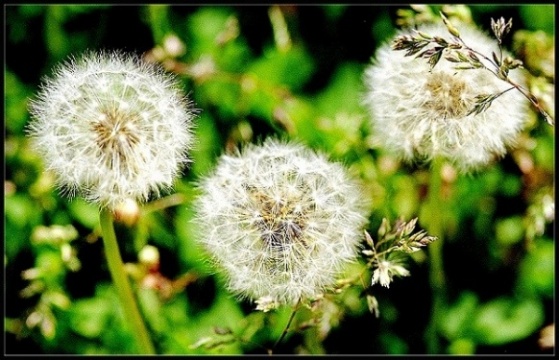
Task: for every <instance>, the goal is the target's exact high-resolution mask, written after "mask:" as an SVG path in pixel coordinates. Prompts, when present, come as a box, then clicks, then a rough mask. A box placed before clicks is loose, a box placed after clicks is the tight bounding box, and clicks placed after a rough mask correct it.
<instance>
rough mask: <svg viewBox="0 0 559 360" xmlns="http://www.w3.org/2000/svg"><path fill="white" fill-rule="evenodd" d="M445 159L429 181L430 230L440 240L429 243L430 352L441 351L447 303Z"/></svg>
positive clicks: (435, 163) (436, 162) (435, 165)
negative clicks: (439, 327)
mask: <svg viewBox="0 0 559 360" xmlns="http://www.w3.org/2000/svg"><path fill="white" fill-rule="evenodd" d="M442 164H443V161H442V159H435V160H434V161H433V166H432V169H431V171H432V173H431V179H430V182H429V193H428V196H429V198H428V201H427V204H426V206H427V212H426V215H427V219H428V223H427V224H428V232H429V234H430V235H432V236H436V237H437V238H438V239H437V240H436V241H434V242H432V243H431V244H429V246H428V251H429V263H430V269H429V282H430V285H431V291H432V295H433V305H432V309H431V320H430V323H429V325H428V328H427V332H426V342H427V351H428V352H429V353H431V354H437V353H439V352H440V344H439V338H438V334H437V323H438V322H439V318H440V317H441V311H442V310H443V306H444V303H445V296H446V289H445V286H446V285H445V276H444V266H443V241H444V228H445V226H444V201H443V199H442V197H441V191H442V183H443V182H442V177H441V170H442Z"/></svg>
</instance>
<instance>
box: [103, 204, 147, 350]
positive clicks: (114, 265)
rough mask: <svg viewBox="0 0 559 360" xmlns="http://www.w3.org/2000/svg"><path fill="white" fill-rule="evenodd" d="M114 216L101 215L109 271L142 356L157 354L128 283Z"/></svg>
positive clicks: (108, 212)
mask: <svg viewBox="0 0 559 360" xmlns="http://www.w3.org/2000/svg"><path fill="white" fill-rule="evenodd" d="M113 221H114V219H113V214H112V212H111V211H110V210H107V209H102V210H101V214H100V222H101V232H102V234H103V242H104V245H105V255H106V257H107V263H108V265H109V270H110V272H111V276H112V278H113V282H114V284H115V286H116V289H117V292H118V296H119V297H120V301H121V303H122V307H123V309H124V316H125V319H126V323H128V324H129V326H130V327H131V331H132V333H133V334H134V336H135V337H136V342H137V345H138V349H139V351H140V352H141V353H142V354H155V350H154V347H153V344H152V343H151V340H150V338H149V335H148V331H147V328H146V326H145V324H144V320H143V319H142V315H141V314H140V310H139V308H138V304H137V303H136V298H135V297H134V293H133V292H132V287H131V286H130V282H129V281H128V276H127V275H126V271H125V269H124V263H123V262H122V258H121V256H120V251H119V249H118V242H117V239H116V234H115V230H114V223H113Z"/></svg>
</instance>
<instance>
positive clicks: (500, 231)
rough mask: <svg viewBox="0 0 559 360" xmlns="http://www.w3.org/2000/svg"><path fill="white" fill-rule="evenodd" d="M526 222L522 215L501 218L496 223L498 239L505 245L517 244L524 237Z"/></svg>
mask: <svg viewBox="0 0 559 360" xmlns="http://www.w3.org/2000/svg"><path fill="white" fill-rule="evenodd" d="M524 231H525V230H524V224H523V221H522V217H521V216H511V217H509V218H506V219H500V220H498V221H497V223H496V225H495V233H496V238H497V241H498V242H499V243H500V244H503V245H512V244H516V243H518V242H519V241H521V240H522V239H523V238H524Z"/></svg>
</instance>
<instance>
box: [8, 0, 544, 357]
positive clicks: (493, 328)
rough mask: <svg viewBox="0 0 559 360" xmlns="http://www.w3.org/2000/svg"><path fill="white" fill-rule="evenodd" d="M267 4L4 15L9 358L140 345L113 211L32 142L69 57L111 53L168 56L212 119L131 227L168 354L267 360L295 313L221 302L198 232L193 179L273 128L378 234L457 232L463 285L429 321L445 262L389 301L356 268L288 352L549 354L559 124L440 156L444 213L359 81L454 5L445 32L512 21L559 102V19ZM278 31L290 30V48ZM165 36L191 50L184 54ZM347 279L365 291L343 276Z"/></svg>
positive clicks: (299, 326) (519, 51)
mask: <svg viewBox="0 0 559 360" xmlns="http://www.w3.org/2000/svg"><path fill="white" fill-rule="evenodd" d="M272 8H273V7H271V6H264V5H260V6H246V7H244V6H225V5H220V6H215V5H214V6H201V5H198V6H178V5H177V6H171V5H142V6H127V7H122V6H114V5H10V6H6V7H5V15H6V16H5V19H6V29H5V30H6V47H5V48H6V55H7V59H6V66H5V71H4V83H5V86H4V89H5V143H4V149H5V176H6V177H5V185H4V189H5V196H4V205H5V219H4V226H5V229H4V230H5V232H4V233H5V249H4V252H5V261H4V262H5V271H6V273H7V275H8V276H6V278H5V280H6V281H5V285H4V286H5V298H6V299H5V300H6V302H5V303H6V308H5V327H6V336H7V342H6V346H7V348H6V350H5V351H6V353H9V354H16V353H19V354H21V353H27V354H29V353H45V354H130V353H133V352H134V351H135V347H134V337H133V334H132V333H131V329H129V328H128V324H126V323H125V321H123V320H124V315H123V313H122V309H121V307H120V303H119V301H118V297H117V294H116V292H115V291H114V288H113V285H112V283H111V282H110V276H109V273H108V271H107V266H106V261H105V257H104V253H103V249H102V245H101V240H100V232H99V211H98V210H99V209H97V208H96V207H95V206H94V205H92V204H89V203H87V202H85V201H84V200H82V199H81V198H75V199H72V200H71V201H69V200H68V199H67V197H65V196H63V195H61V194H60V192H59V191H58V189H57V188H56V184H55V180H54V177H53V176H52V174H50V173H49V172H48V171H45V166H44V164H43V163H42V161H41V159H40V158H39V156H38V155H37V154H35V153H34V151H33V150H32V149H31V148H30V147H29V141H28V139H27V137H26V133H25V126H26V124H27V123H28V121H29V113H28V104H29V98H30V97H31V96H33V94H35V93H36V92H37V90H38V86H39V84H40V80H41V77H42V76H43V75H44V74H49V73H51V70H52V66H53V65H54V64H56V63H58V62H59V61H61V60H64V59H66V58H67V56H69V55H72V54H75V55H77V54H79V53H81V52H83V51H85V50H86V49H91V50H96V49H104V48H121V49H124V50H126V51H134V52H139V53H145V54H146V57H148V58H150V59H152V60H154V61H158V62H160V63H161V64H162V65H163V66H164V67H165V68H166V70H167V71H169V72H173V73H175V75H176V76H177V77H178V78H179V79H180V81H181V84H183V86H184V92H185V93H187V94H188V95H189V97H191V98H192V100H193V102H194V104H195V107H196V108H197V109H198V110H199V111H198V115H197V117H196V119H195V122H196V128H195V137H196V145H195V148H194V149H193V151H192V152H191V153H190V154H189V156H190V159H191V160H192V161H191V163H190V164H189V166H188V168H187V169H185V171H184V173H183V174H182V176H181V177H180V178H179V179H177V182H176V184H175V187H174V190H173V192H170V193H168V194H164V195H165V196H164V197H163V198H162V199H160V201H161V202H159V203H158V202H157V201H154V202H152V203H149V204H147V205H146V206H145V207H144V208H142V209H141V210H140V215H139V218H138V219H137V220H136V222H135V223H134V224H133V225H131V226H128V225H126V224H123V223H120V224H118V226H117V236H118V238H119V242H120V247H121V251H122V254H123V258H124V261H125V262H126V263H127V266H129V268H128V270H129V272H130V275H131V276H130V277H131V279H132V280H133V281H132V282H133V287H134V289H135V293H136V294H137V296H138V299H139V303H140V307H141V310H142V314H143V315H144V317H145V319H146V322H147V326H148V328H149V330H150V334H151V336H152V339H153V341H154V343H155V346H156V349H157V352H158V353H160V354H192V355H207V354H210V355H211V354H214V355H215V354H253V353H259V354H262V353H266V352H268V351H269V350H270V349H272V348H273V347H274V344H275V342H276V341H277V340H278V339H279V338H280V337H281V336H282V332H283V331H284V329H285V326H286V324H287V322H288V321H289V319H290V316H291V314H292V312H293V309H292V308H290V307H282V308H279V309H275V310H273V311H270V312H263V311H256V310H255V306H256V305H255V304H254V303H250V302H249V301H247V300H244V299H238V298H235V297H234V296H233V295H232V294H230V293H229V292H227V290H226V289H225V288H224V287H223V284H224V283H223V281H222V279H221V278H220V275H219V273H216V271H215V269H214V268H213V267H212V266H211V263H209V261H208V258H207V254H206V253H205V252H204V251H203V249H201V248H200V246H199V245H198V243H197V241H196V236H197V230H196V229H195V228H194V227H193V225H192V219H193V217H194V215H195V214H194V209H193V208H192V200H193V199H194V198H195V197H196V196H197V189H196V184H197V181H198V180H199V179H200V178H201V177H202V176H204V175H206V174H208V173H211V171H212V170H213V169H214V166H215V164H216V161H217V159H218V157H219V156H220V155H221V154H223V153H228V152H231V151H233V150H234V149H235V148H236V147H239V146H242V145H243V144H245V143H248V142H259V141H262V140H263V139H264V138H266V137H269V136H275V137H280V138H288V139H293V140H296V141H299V142H302V143H304V144H305V145H308V146H309V147H311V148H313V149H316V150H320V151H323V152H325V153H326V154H327V155H328V156H329V157H330V158H332V159H334V160H337V161H340V162H342V163H344V164H345V165H347V167H348V168H349V169H350V171H351V173H352V174H353V175H355V176H356V177H358V178H359V179H360V180H361V182H362V186H363V194H364V195H363V196H364V197H367V198H368V199H370V200H371V201H370V202H371V205H370V209H371V216H370V219H369V220H370V223H369V225H368V227H367V229H366V230H367V231H368V233H370V234H377V231H378V229H379V227H381V223H382V219H383V218H388V219H390V220H391V221H392V222H393V221H394V220H396V219H397V218H400V217H401V218H403V219H404V220H405V221H410V220H411V219H413V218H416V217H419V221H418V224H429V223H430V221H432V219H434V218H436V219H441V221H442V222H443V223H444V224H445V228H444V230H443V233H442V234H434V235H436V236H440V235H443V236H442V237H443V238H444V245H442V246H443V252H442V254H443V266H444V269H445V275H446V284H447V286H448V288H449V294H448V295H449V296H448V298H447V299H445V303H444V304H443V306H442V307H441V313H440V314H438V315H437V316H436V320H437V321H436V326H435V327H434V328H433V327H430V324H429V322H430V316H431V311H432V306H433V304H432V296H433V293H434V292H435V291H437V288H436V286H435V285H434V283H433V282H432V281H433V279H432V278H430V275H429V273H428V272H429V268H430V266H431V264H432V259H433V257H434V256H435V255H434V254H433V253H430V252H429V251H427V250H426V251H418V252H417V253H414V254H413V256H411V257H410V259H409V261H408V264H407V266H408V269H409V271H410V276H409V277H405V278H399V277H398V278H395V279H394V281H393V284H391V287H390V288H389V289H385V288H381V286H380V285H378V284H377V285H373V286H371V277H372V272H371V271H369V270H370V268H367V263H366V262H367V259H364V258H362V257H361V258H359V260H358V261H356V262H355V264H352V266H351V267H349V268H348V269H347V271H346V273H344V276H345V277H344V278H343V279H341V280H340V283H339V284H337V285H336V287H335V289H332V290H333V291H332V293H327V294H325V295H324V298H323V299H317V300H316V301H315V302H311V303H307V304H302V305H301V307H300V309H299V310H298V311H297V312H296V316H295V317H294V319H293V322H292V324H291V326H290V329H289V331H288V332H287V334H286V335H285V337H284V338H283V340H282V342H281V343H280V344H278V345H277V347H276V348H274V353H281V352H284V353H289V354H295V353H298V354H299V353H300V354H304V353H313V354H323V353H328V354H329V353H332V354H339V353H348V354H349V353H355V354H357V353H368V354H378V353H386V354H417V353H426V352H428V349H429V346H428V344H426V341H425V339H426V338H428V337H429V335H430V334H431V332H433V334H435V336H441V338H442V339H443V340H444V342H441V345H440V347H439V352H441V353H445V352H446V353H448V354H476V353H481V352H490V353H504V352H507V353H509V354H510V353H511V351H509V350H508V349H510V348H511V347H512V349H514V351H513V352H518V353H523V354H527V353H535V354H540V353H545V352H546V351H549V350H548V349H542V348H540V347H538V344H537V338H538V333H539V331H540V329H542V328H543V327H544V326H545V325H548V324H549V323H551V322H553V321H554V319H553V306H552V303H553V302H554V291H553V290H554V283H555V271H554V267H555V256H554V254H555V245H554V238H553V235H554V233H553V229H552V225H553V224H554V202H553V199H554V154H555V152H554V150H555V149H554V148H555V137H554V128H553V127H551V126H549V125H547V124H546V123H545V121H542V118H541V116H540V115H539V114H538V111H537V110H535V109H533V111H532V112H531V113H530V116H531V118H530V119H527V126H526V128H525V129H524V131H523V132H522V135H521V137H520V139H519V141H518V146H517V147H516V148H515V149H510V151H509V153H508V154H507V155H506V157H505V158H504V159H500V161H496V162H495V163H494V164H491V165H490V166H489V167H488V168H486V169H484V170H483V171H480V172H478V173H474V174H470V175H464V176H462V175H459V174H457V172H456V170H455V169H454V168H452V166H450V165H449V164H443V165H444V166H443V174H444V175H443V179H442V184H441V188H440V192H441V197H442V202H441V203H442V204H443V205H442V206H441V207H440V208H439V209H437V212H436V213H433V210H432V208H430V207H429V206H426V205H425V204H426V203H427V199H428V196H429V186H430V181H431V180H430V177H431V171H430V170H431V168H430V167H429V165H428V164H423V163H415V164H404V163H402V162H400V161H399V160H398V159H395V158H393V157H392V156H391V155H390V154H388V153H387V152H386V151H385V150H384V149H382V148H380V147H379V146H378V145H377V144H375V143H374V142H373V141H372V140H371V129H370V126H369V125H370V124H369V120H370V119H369V116H370V115H369V114H368V113H367V112H366V110H365V109H364V107H363V103H362V99H363V92H364V91H365V90H364V89H365V88H364V86H363V71H364V69H365V66H366V65H367V64H368V63H369V61H370V59H371V57H372V56H373V55H374V51H375V50H376V48H378V46H380V45H381V44H382V43H383V42H385V41H387V40H388V39H390V38H391V37H392V36H393V35H394V33H395V31H396V29H397V28H398V26H399V25H401V24H410V22H411V21H418V22H420V21H424V22H430V21H438V20H437V19H439V18H438V16H439V15H438V14H439V11H444V12H445V13H446V14H447V16H448V18H449V19H450V20H451V21H454V20H456V19H458V18H459V19H462V20H465V21H471V22H478V25H480V26H483V27H484V28H485V29H489V28H490V26H489V23H487V24H485V23H481V20H482V19H483V21H485V20H486V19H488V18H489V17H494V18H499V17H501V16H509V15H511V14H512V16H513V18H514V19H513V29H512V33H511V38H512V40H511V41H510V48H511V49H510V50H511V51H513V52H514V53H515V56H517V57H519V58H520V59H521V60H523V61H524V65H525V68H526V71H527V74H528V83H529V87H530V90H531V91H533V92H534V94H536V96H537V97H538V98H539V99H544V100H541V101H542V103H543V104H544V105H545V106H548V105H546V104H548V103H547V102H546V101H545V99H548V100H547V101H548V102H549V96H550V94H553V91H554V72H553V71H550V69H552V68H553V66H551V67H550V65H549V64H550V61H551V63H553V62H552V60H550V59H552V58H553V51H554V18H553V15H552V14H553V11H552V10H553V7H552V6H542V5H522V6H512V5H471V6H464V5H462V6H454V7H452V6H450V7H449V6H448V5H447V6H426V5H425V6H424V7H422V6H419V5H418V6H415V7H413V8H411V7H405V6H398V7H391V6H384V7H375V8H374V9H372V10H371V9H369V7H362V8H361V7H354V6H350V5H315V6H299V5H290V6H280V7H278V8H273V9H276V10H278V9H279V11H280V12H279V14H280V16H282V17H283V19H284V20H285V21H284V22H285V26H283V25H282V22H281V21H278V20H277V18H274V19H272V17H273V16H277V15H278V13H277V12H275V13H273V12H272ZM356 8H357V9H358V11H356ZM361 10H363V11H361ZM399 10H400V11H399ZM123 14H127V15H128V16H129V17H130V20H131V22H130V23H129V24H131V25H127V24H128V22H127V20H128V19H123ZM316 19H319V20H316ZM132 20H133V21H132ZM280 20H281V19H280ZM315 21H316V23H315ZM82 23H84V24H89V23H94V24H96V25H95V26H89V25H88V26H85V25H82ZM361 23H366V24H367V26H368V28H369V29H370V31H368V32H367V33H365V34H361V35H360V38H359V39H358V40H359V41H357V40H356V39H354V38H353V36H355V34H353V33H352V31H351V29H349V28H351V27H352V26H353V25H354V24H361ZM255 24H256V25H255ZM128 27H130V28H128ZM317 27H318V28H317ZM28 29H29V30H28ZM332 29H334V30H332ZM282 31H286V34H287V36H288V38H287V40H286V39H284V40H282V41H283V42H281V41H280V40H278V39H279V35H280V33H281V32H282ZM327 34H335V35H336V36H335V37H334V38H329V37H328V36H330V35H328V36H327ZM169 39H174V40H177V41H178V43H180V44H181V45H182V46H183V49H182V51H178V52H177V53H173V51H171V50H170V47H169V46H170V45H169V43H168V42H169ZM175 45H176V44H175ZM30 54H31V55H30ZM440 61H444V59H441V60H440ZM467 71H476V70H467ZM511 71H516V70H511ZM379 86H382V84H379ZM551 103H552V101H551V102H549V104H551ZM549 106H553V104H551V105H549ZM546 111H548V112H549V113H550V114H554V112H552V111H550V109H549V108H547V107H546ZM173 193H176V194H178V195H179V196H178V197H173ZM176 194H175V195H176ZM55 225H59V226H61V227H60V228H57V227H55ZM422 226H423V225H422ZM45 229H46V230H45ZM60 229H66V230H67V232H66V233H64V232H63V233H64V234H65V235H64V236H58V235H60V233H57V231H59V230H60ZM68 229H70V230H71V231H70V230H68ZM41 231H42V233H41ZM427 231H428V232H429V231H430V229H427ZM45 233H46V234H47V235H44V234H45ZM41 234H42V235H41ZM57 234H58V235H57ZM74 235H75V236H74ZM41 236H43V237H41ZM57 236H58V237H57ZM37 239H42V240H43V241H38V240H37ZM376 240H377V239H375V241H376ZM146 245H152V246H155V247H156V248H157V250H158V251H159V255H160V261H159V262H158V264H157V266H156V267H150V265H149V264H146V263H143V262H142V260H141V258H140V256H139V253H140V252H141V250H142V249H143V248H144V247H145V246H146ZM429 246H430V245H429ZM429 246H427V248H428V247H429ZM348 279H357V280H356V281H354V282H350V281H347V283H344V281H346V280H348ZM373 298H374V299H375V301H377V302H378V303H377V304H376V307H375V306H372V305H371V304H372V302H371V301H372V300H371V299H373ZM367 301H369V303H368V302H367ZM373 305H374V304H373ZM375 311H377V312H375ZM363 329H365V330H363ZM30 344H31V345H30Z"/></svg>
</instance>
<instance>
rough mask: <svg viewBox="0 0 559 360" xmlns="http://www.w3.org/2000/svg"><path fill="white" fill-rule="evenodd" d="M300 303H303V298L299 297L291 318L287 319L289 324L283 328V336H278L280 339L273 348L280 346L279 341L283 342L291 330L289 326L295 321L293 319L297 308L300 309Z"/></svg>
mask: <svg viewBox="0 0 559 360" xmlns="http://www.w3.org/2000/svg"><path fill="white" fill-rule="evenodd" d="M300 303H301V299H299V301H297V304H296V305H295V307H294V308H293V311H292V312H291V316H290V317H289V320H288V321H287V325H285V328H284V329H283V332H282V333H281V336H280V337H279V338H278V340H277V341H276V343H275V344H274V346H273V347H272V350H273V349H275V348H276V346H278V345H279V343H281V342H282V340H283V339H284V338H285V335H287V332H288V331H289V327H290V326H291V323H292V322H293V319H294V318H295V314H296V313H297V310H299V304H300Z"/></svg>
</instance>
